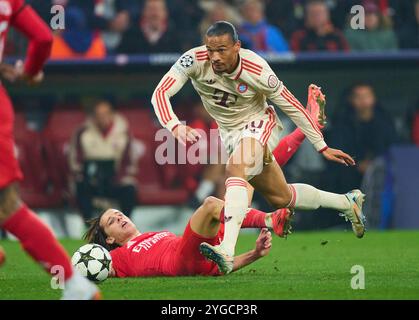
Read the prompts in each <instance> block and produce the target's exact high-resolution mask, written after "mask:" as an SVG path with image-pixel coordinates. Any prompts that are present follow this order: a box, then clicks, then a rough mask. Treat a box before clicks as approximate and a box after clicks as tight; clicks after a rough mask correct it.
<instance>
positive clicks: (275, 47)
mask: <svg viewBox="0 0 419 320" xmlns="http://www.w3.org/2000/svg"><path fill="white" fill-rule="evenodd" d="M241 13H242V15H243V18H244V20H245V21H244V22H243V24H242V25H241V26H240V28H239V34H240V40H241V41H242V43H243V47H244V48H247V49H250V50H253V51H255V52H287V51H289V49H288V44H287V42H286V40H285V39H284V37H283V35H282V33H281V31H280V30H279V29H278V28H276V27H274V26H272V25H270V24H268V23H267V22H266V18H265V6H264V4H263V3H262V2H261V1H260V0H246V1H245V2H244V3H243V5H242V6H241Z"/></svg>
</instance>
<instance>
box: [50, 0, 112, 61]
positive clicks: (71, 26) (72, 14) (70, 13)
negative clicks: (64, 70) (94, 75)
mask: <svg viewBox="0 0 419 320" xmlns="http://www.w3.org/2000/svg"><path fill="white" fill-rule="evenodd" d="M87 19H88V17H87V15H86V14H85V12H84V11H83V10H82V9H81V8H79V7H76V6H68V7H66V9H65V29H64V30H59V31H57V32H56V34H55V35H54V42H53V45H52V49H51V59H72V58H88V59H101V58H104V57H105V56H106V47H105V43H104V42H103V40H102V38H101V37H100V34H99V33H98V32H94V31H92V30H91V29H90V27H89V25H88V20H87Z"/></svg>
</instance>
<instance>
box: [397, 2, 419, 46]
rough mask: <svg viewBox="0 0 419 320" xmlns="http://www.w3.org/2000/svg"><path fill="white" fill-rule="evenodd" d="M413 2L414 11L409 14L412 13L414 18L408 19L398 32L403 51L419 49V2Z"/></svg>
mask: <svg viewBox="0 0 419 320" xmlns="http://www.w3.org/2000/svg"><path fill="white" fill-rule="evenodd" d="M412 2H413V3H411V9H412V10H411V11H409V12H412V13H413V16H412V17H411V18H410V16H408V17H407V18H406V20H405V21H404V23H403V24H402V25H401V26H400V29H399V32H398V36H399V42H400V48H402V49H419V0H413V1H412ZM412 6H413V8H412Z"/></svg>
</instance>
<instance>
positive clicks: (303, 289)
mask: <svg viewBox="0 0 419 320" xmlns="http://www.w3.org/2000/svg"><path fill="white" fill-rule="evenodd" d="M255 239H256V233H255V234H244V235H242V236H241V238H240V241H239V245H238V250H237V251H238V253H241V252H243V251H244V250H246V249H250V248H252V247H253V245H254V241H255ZM63 244H64V245H65V247H66V248H67V250H68V251H69V252H70V253H73V252H74V251H75V250H76V249H77V248H78V247H79V246H80V245H81V244H82V242H81V241H74V240H64V241H63ZM0 245H2V246H3V247H4V249H5V251H6V252H7V262H6V264H5V265H4V266H3V267H2V268H0V299H58V298H59V297H60V291H58V290H53V289H51V288H50V280H49V277H48V276H47V275H46V274H45V273H44V272H42V271H41V268H40V267H39V266H37V265H36V264H34V263H33V262H32V261H31V260H30V259H29V258H28V257H27V256H26V255H25V253H23V251H21V250H20V247H19V244H18V243H16V242H11V241H0ZM354 265H361V266H363V267H364V270H365V289H364V290H353V289H352V288H351V278H352V277H353V276H354V275H355V274H351V268H352V266H354ZM100 288H101V290H102V292H103V295H104V298H105V299H419V231H405V232H396V231H390V232H377V231H374V232H373V231H371V232H368V233H367V234H366V235H365V237H364V239H356V238H355V236H354V235H353V234H352V233H351V232H345V231H339V232H296V233H295V234H292V235H291V236H290V237H289V238H288V239H287V240H284V239H280V238H275V239H274V242H273V248H272V251H271V253H270V255H269V256H268V257H265V258H264V259H261V260H259V261H257V262H256V263H254V264H253V265H250V266H248V267H246V268H244V269H242V270H240V271H238V272H237V273H234V274H231V275H229V276H226V277H176V278H142V279H140V278H138V279H108V280H107V281H105V282H104V283H102V284H100Z"/></svg>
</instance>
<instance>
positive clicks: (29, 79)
mask: <svg viewBox="0 0 419 320" xmlns="http://www.w3.org/2000/svg"><path fill="white" fill-rule="evenodd" d="M15 69H16V73H17V75H18V78H19V79H20V80H22V81H24V82H26V83H27V84H28V85H30V86H35V85H38V84H40V83H41V82H42V81H43V80H44V73H43V72H42V71H39V72H38V73H37V74H35V75H29V74H27V73H25V69H24V66H23V61H22V60H18V61H16V64H15Z"/></svg>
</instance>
